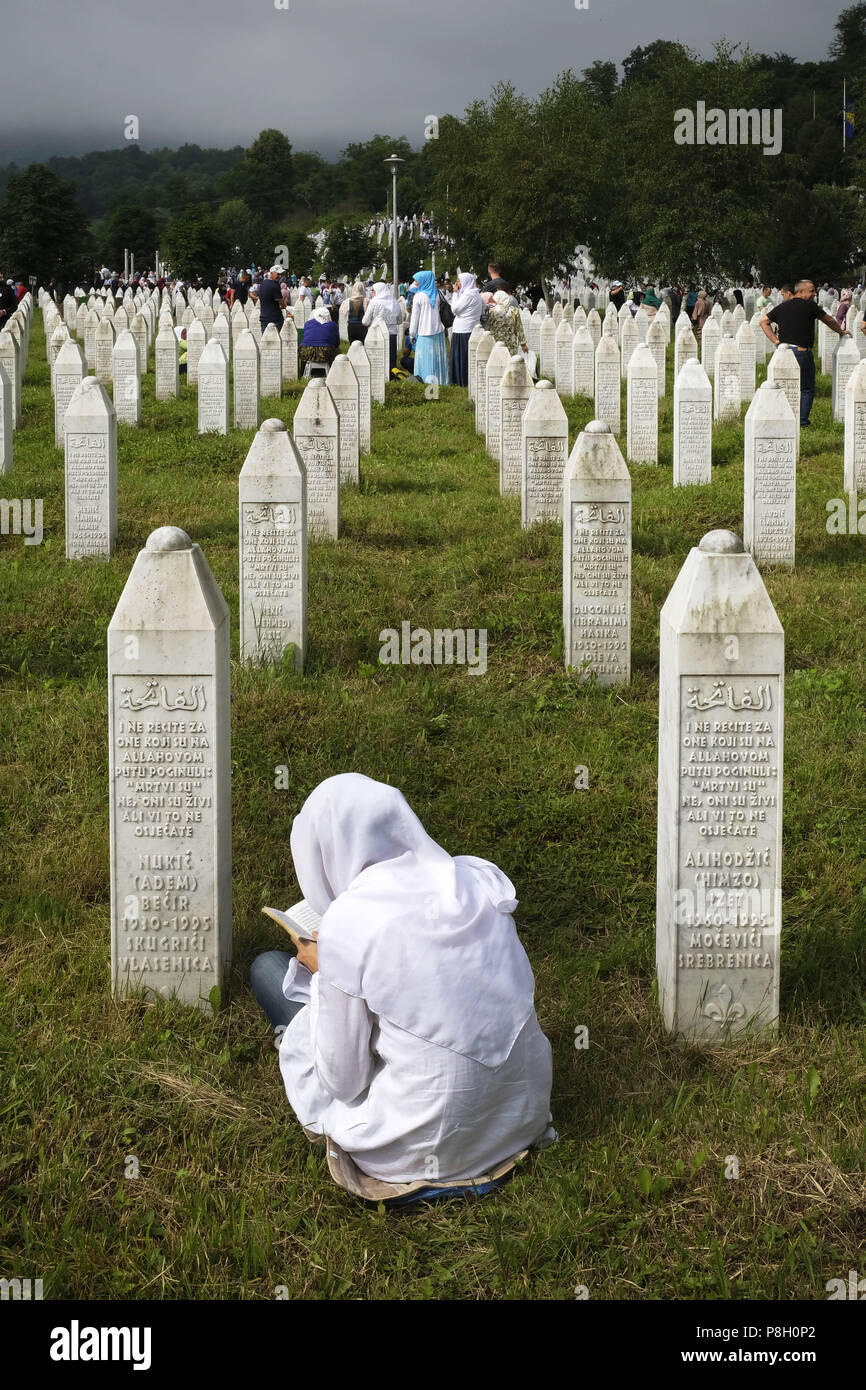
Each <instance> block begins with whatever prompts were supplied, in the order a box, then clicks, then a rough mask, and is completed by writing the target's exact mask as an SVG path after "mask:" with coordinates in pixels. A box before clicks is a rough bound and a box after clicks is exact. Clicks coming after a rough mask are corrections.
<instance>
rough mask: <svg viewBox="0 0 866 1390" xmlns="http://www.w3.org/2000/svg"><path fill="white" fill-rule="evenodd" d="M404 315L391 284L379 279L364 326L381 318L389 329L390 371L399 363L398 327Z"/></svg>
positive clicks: (367, 309)
mask: <svg viewBox="0 0 866 1390" xmlns="http://www.w3.org/2000/svg"><path fill="white" fill-rule="evenodd" d="M401 317H402V310H401V309H400V305H399V304H398V303H397V300H396V299H395V298H394V293H393V291H392V289H391V286H390V285H386V284H385V282H384V281H383V280H377V281H376V283H375V285H374V286H373V298H372V299H371V300H370V301H369V303H368V304H367V308H366V310H365V311H364V320H363V322H364V327H365V328H369V327H370V326H371V324H372V323H374V322H375V320H376V319H381V320H382V322H383V323H384V325H385V327H386V328H387V330H388V343H389V347H390V353H391V357H390V365H389V368H388V370H389V372H390V371H393V370H394V368H395V367H396V365H397V329H398V327H399V324H400V319H401Z"/></svg>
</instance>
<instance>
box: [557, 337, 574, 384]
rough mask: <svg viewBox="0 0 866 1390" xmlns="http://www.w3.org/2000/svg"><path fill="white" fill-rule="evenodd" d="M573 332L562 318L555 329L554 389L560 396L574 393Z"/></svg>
mask: <svg viewBox="0 0 866 1390" xmlns="http://www.w3.org/2000/svg"><path fill="white" fill-rule="evenodd" d="M573 345H574V332H573V330H572V327H571V324H570V323H569V321H568V319H566V318H563V319H562V320H561V321H560V323H559V326H558V328H557V330H556V349H555V350H556V390H557V394H558V395H560V396H573V395H574V357H573V353H572V348H573Z"/></svg>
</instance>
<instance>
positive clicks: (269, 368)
mask: <svg viewBox="0 0 866 1390" xmlns="http://www.w3.org/2000/svg"><path fill="white" fill-rule="evenodd" d="M259 371H260V389H261V394H262V395H263V396H267V397H268V398H269V399H270V398H271V397H274V396H276V397H279V396H281V395H282V394H283V345H282V343H281V342H280V331H279V329H278V328H277V325H276V324H275V323H269V324H268V326H267V328H266V329H265V331H264V333H263V334H262V346H261V349H260V353H259Z"/></svg>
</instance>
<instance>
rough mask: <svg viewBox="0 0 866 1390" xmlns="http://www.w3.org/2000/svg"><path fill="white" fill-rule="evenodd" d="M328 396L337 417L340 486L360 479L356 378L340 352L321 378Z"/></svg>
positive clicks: (358, 391)
mask: <svg viewBox="0 0 866 1390" xmlns="http://www.w3.org/2000/svg"><path fill="white" fill-rule="evenodd" d="M325 380H326V381H327V383H328V390H329V391H330V393H331V399H332V400H333V402H334V405H335V406H336V407H337V414H338V415H339V417H340V486H341V487H342V485H343V484H344V483H354V484H356V485H357V484H358V483H360V481H361V473H360V460H359V457H358V456H359V453H360V448H359V432H358V420H359V413H360V412H359V397H360V390H359V387H358V378H357V377H356V376H355V370H354V368H353V366H352V364H351V362H350V361H349V359H348V357H347V356H346V354H345V353H344V352H340V353H338V354H337V356H336V357H335V358H334V360H333V362H332V363H331V366H330V368H329V370H328V375H327V377H326V378H325Z"/></svg>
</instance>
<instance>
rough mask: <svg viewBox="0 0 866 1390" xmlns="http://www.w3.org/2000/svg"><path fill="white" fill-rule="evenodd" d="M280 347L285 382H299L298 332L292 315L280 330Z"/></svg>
mask: <svg viewBox="0 0 866 1390" xmlns="http://www.w3.org/2000/svg"><path fill="white" fill-rule="evenodd" d="M280 347H281V349H282V363H281V370H282V374H283V381H297V379H298V330H297V329H296V328H295V321H294V319H293V318H292V316H291V314H289V315H288V317H287V318H286V319H285V320H284V322H283V326H282V328H281V329H280Z"/></svg>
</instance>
